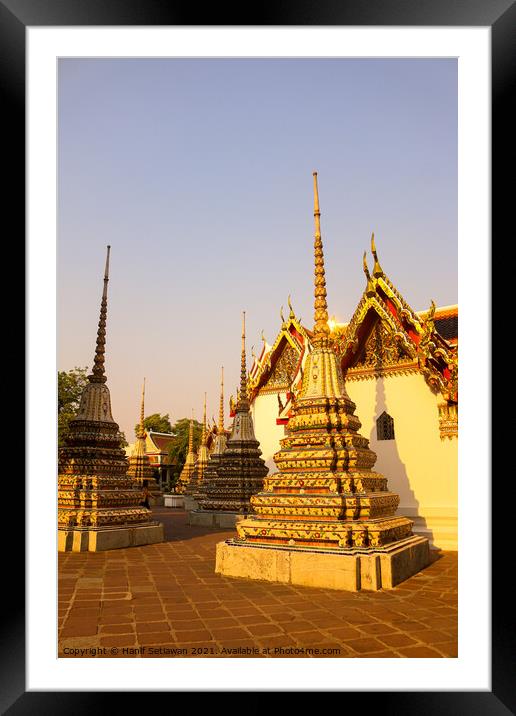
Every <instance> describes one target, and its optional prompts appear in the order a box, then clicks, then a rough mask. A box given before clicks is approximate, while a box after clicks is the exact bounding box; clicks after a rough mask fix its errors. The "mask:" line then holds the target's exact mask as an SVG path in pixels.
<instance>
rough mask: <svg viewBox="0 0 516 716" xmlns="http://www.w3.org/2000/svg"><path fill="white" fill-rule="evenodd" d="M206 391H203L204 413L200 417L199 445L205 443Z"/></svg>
mask: <svg viewBox="0 0 516 716" xmlns="http://www.w3.org/2000/svg"><path fill="white" fill-rule="evenodd" d="M206 439H207V435H206V393H204V414H203V418H202V433H201V445H206Z"/></svg>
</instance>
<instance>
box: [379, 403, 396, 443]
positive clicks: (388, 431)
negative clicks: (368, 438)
mask: <svg viewBox="0 0 516 716" xmlns="http://www.w3.org/2000/svg"><path fill="white" fill-rule="evenodd" d="M376 439H377V440H394V420H393V418H391V416H390V415H389V414H388V413H386V412H385V410H384V411H383V413H382V414H381V415H380V417H379V418H378V419H377V421H376Z"/></svg>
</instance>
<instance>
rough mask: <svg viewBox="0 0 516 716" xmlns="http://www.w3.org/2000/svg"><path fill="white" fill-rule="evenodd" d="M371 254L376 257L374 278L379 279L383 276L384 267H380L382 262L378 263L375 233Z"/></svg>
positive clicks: (372, 237) (372, 239) (372, 235)
mask: <svg viewBox="0 0 516 716" xmlns="http://www.w3.org/2000/svg"><path fill="white" fill-rule="evenodd" d="M371 253H372V254H373V256H374V267H373V276H374V277H375V278H378V277H379V276H383V271H382V267H381V266H380V262H379V261H378V254H377V253H376V246H375V244H374V231H373V233H372V234H371Z"/></svg>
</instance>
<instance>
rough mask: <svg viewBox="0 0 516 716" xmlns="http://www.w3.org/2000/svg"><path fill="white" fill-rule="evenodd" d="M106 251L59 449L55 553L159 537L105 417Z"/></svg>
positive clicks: (107, 407)
mask: <svg viewBox="0 0 516 716" xmlns="http://www.w3.org/2000/svg"><path fill="white" fill-rule="evenodd" d="M109 253H110V247H109V246H108V247H107V258H106V270H105V273H104V290H103V292H102V301H101V306H100V319H99V325H98V331H97V344H96V351H95V359H94V364H93V370H92V373H91V375H89V376H88V385H87V386H86V387H85V388H84V391H83V393H82V396H81V402H80V405H79V410H78V413H77V417H76V418H75V419H74V420H71V421H70V423H69V432H68V435H67V436H66V438H65V446H64V447H62V448H60V449H59V475H58V503H57V504H58V549H59V551H60V552H65V551H73V552H83V551H90V552H96V551H101V550H107V549H116V548H118V547H131V546H133V545H143V544H152V543H154V542H162V541H163V539H164V535H163V525H162V524H160V523H158V522H155V521H154V520H153V519H152V513H151V511H150V510H148V509H147V508H146V507H142V506H141V505H140V502H141V501H142V497H143V496H142V492H141V491H140V490H139V489H137V488H136V487H135V485H134V481H133V479H132V478H131V477H129V476H128V475H127V474H126V473H127V459H126V457H125V451H124V449H123V447H122V446H121V441H122V436H121V434H120V432H119V429H118V425H117V423H115V421H114V420H113V416H112V415H111V398H110V395H109V389H108V387H107V385H106V381H107V378H106V375H105V369H104V353H105V345H106V318H107V287H108V281H109Z"/></svg>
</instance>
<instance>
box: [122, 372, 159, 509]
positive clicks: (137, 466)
mask: <svg viewBox="0 0 516 716" xmlns="http://www.w3.org/2000/svg"><path fill="white" fill-rule="evenodd" d="M144 415H145V378H144V379H143V389H142V400H141V406H140V423H139V425H138V431H137V434H136V443H135V445H134V448H133V452H132V454H131V456H130V458H129V469H128V471H127V475H128V476H129V477H131V478H132V479H133V480H134V483H135V485H136V486H137V487H138V489H140V490H141V489H142V488H143V486H144V485H146V486H147V489H148V490H149V492H150V493H151V497H152V500H153V503H154V504H155V503H156V502H158V503H159V502H161V501H162V499H163V497H162V493H161V491H160V489H159V486H158V484H157V483H156V480H155V479H154V470H153V468H152V466H151V464H150V459H149V456H148V455H147V454H146V447H147V445H146V439H147V433H146V432H145V425H144Z"/></svg>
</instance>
